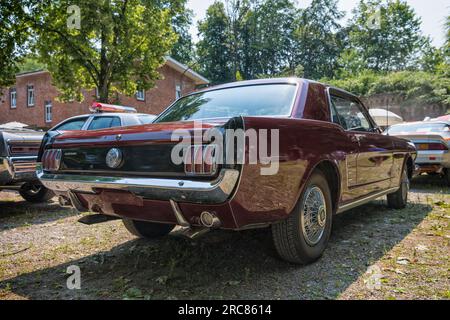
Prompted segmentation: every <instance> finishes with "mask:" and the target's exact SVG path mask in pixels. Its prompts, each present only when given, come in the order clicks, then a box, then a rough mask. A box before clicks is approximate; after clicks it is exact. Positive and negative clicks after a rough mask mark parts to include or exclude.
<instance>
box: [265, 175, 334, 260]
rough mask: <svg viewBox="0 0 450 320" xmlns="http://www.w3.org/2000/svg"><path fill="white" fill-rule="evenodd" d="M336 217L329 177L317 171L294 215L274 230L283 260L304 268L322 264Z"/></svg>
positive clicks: (273, 227) (274, 238)
mask: <svg viewBox="0 0 450 320" xmlns="http://www.w3.org/2000/svg"><path fill="white" fill-rule="evenodd" d="M332 217H333V204H332V200H331V192H330V187H329V185H328V182H327V180H326V178H325V176H324V175H323V174H322V173H321V172H320V171H317V172H315V173H313V175H312V176H311V178H310V179H309V181H308V183H307V185H306V187H305V190H304V192H303V194H302V196H301V197H300V201H299V203H298V204H297V206H296V208H295V209H294V212H293V213H292V214H291V215H290V216H289V218H288V219H286V220H285V221H282V222H281V223H278V224H274V225H273V226H272V235H273V240H274V244H275V248H276V250H277V252H278V254H279V255H280V257H281V258H283V259H284V260H286V261H288V262H292V263H295V264H302V265H305V264H310V263H312V262H314V261H316V260H318V259H319V258H320V257H321V256H322V255H323V252H324V251H325V249H326V247H327V245H328V241H329V239H330V234H331V227H332Z"/></svg>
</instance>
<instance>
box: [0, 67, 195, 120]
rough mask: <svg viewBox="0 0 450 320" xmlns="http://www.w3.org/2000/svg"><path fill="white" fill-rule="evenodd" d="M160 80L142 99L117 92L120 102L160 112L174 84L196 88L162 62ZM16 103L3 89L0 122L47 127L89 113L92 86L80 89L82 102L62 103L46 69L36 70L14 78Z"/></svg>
mask: <svg viewBox="0 0 450 320" xmlns="http://www.w3.org/2000/svg"><path fill="white" fill-rule="evenodd" d="M160 73H161V75H162V76H163V79H162V80H158V81H157V82H156V86H155V87H154V88H152V89H151V90H148V91H147V92H146V94H145V101H139V100H137V99H136V97H127V96H120V97H119V102H120V104H122V105H126V106H130V107H135V108H136V109H137V110H138V112H140V113H148V114H159V113H161V112H162V111H163V110H165V109H166V108H167V107H168V106H169V105H170V104H171V103H172V102H173V101H174V100H175V98H176V86H177V85H179V86H181V89H182V94H183V95H184V94H187V93H190V92H192V91H194V90H195V88H196V85H195V82H194V80H192V79H190V78H188V77H186V76H184V75H183V74H182V73H180V72H178V71H176V70H174V69H172V68H171V67H169V66H167V65H164V66H163V67H161V69H160ZM29 85H32V86H33V87H34V94H35V104H34V107H28V106H27V87H28V86H29ZM13 88H15V89H16V92H17V93H16V96H17V107H16V108H15V109H12V108H11V107H10V103H11V102H10V94H9V92H10V88H7V89H3V90H2V92H3V95H1V96H0V124H2V123H7V122H12V121H18V122H21V123H25V124H28V125H30V126H36V127H40V128H49V127H52V126H55V125H56V124H58V123H59V122H61V121H63V120H65V119H67V118H70V117H73V116H76V115H81V114H86V113H89V106H90V105H91V104H92V102H94V101H95V90H92V91H91V92H83V94H84V97H85V99H84V101H83V102H82V103H78V102H72V103H61V102H58V101H56V97H57V96H58V90H57V89H56V88H55V87H54V86H53V85H52V79H51V75H50V73H48V72H45V71H43V72H36V73H30V74H24V75H18V76H17V78H16V85H15V86H14V87H13ZM48 101H50V102H51V103H52V107H53V108H52V116H53V119H52V122H46V121H45V104H46V103H47V102H48Z"/></svg>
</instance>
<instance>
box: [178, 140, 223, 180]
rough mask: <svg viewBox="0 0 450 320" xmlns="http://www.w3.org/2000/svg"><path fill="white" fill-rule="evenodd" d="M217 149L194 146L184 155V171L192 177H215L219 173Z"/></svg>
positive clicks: (206, 146)
mask: <svg viewBox="0 0 450 320" xmlns="http://www.w3.org/2000/svg"><path fill="white" fill-rule="evenodd" d="M216 149H217V147H216V146H215V145H194V146H189V147H187V149H186V151H185V153H184V171H185V173H186V174H187V175H190V176H213V175H215V174H216V173H217V170H218V163H217V150H216Z"/></svg>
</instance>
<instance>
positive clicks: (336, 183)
mask: <svg viewBox="0 0 450 320" xmlns="http://www.w3.org/2000/svg"><path fill="white" fill-rule="evenodd" d="M316 171H320V172H322V173H323V175H324V176H325V179H326V180H327V182H328V186H329V187H330V192H331V200H332V203H333V214H335V213H336V212H337V210H338V207H339V200H340V198H341V174H340V170H339V166H338V164H337V163H336V162H335V161H333V160H330V159H323V160H321V161H319V162H318V163H316V164H315V165H313V166H311V169H310V170H308V174H307V175H305V177H304V179H303V180H302V188H301V192H300V194H299V195H298V198H297V203H298V201H300V197H301V196H302V194H303V191H304V186H305V185H306V183H307V182H308V181H309V179H310V178H311V176H312V175H313V174H314V172H316Z"/></svg>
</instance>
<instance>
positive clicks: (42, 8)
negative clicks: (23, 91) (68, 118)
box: [11, 0, 185, 102]
mask: <svg viewBox="0 0 450 320" xmlns="http://www.w3.org/2000/svg"><path fill="white" fill-rule="evenodd" d="M184 3H185V0H158V1H155V0H124V1H111V0H100V1H90V0H51V1H50V0H44V1H35V0H25V1H21V5H20V7H19V8H16V11H15V12H14V17H12V18H11V19H13V20H19V19H20V21H22V22H23V23H25V24H27V25H29V26H30V28H31V30H32V32H33V34H32V37H33V38H34V39H35V41H34V42H33V43H32V45H33V46H32V47H33V49H34V50H36V51H37V52H38V53H39V58H40V60H41V62H44V63H45V64H46V65H47V66H48V70H49V71H50V72H51V74H52V76H53V81H54V83H55V84H56V86H57V87H58V88H59V89H60V91H61V92H62V96H61V98H62V100H66V99H77V100H81V99H82V94H81V90H82V89H83V88H84V89H92V88H95V87H97V88H98V89H99V95H100V101H102V102H108V101H110V100H111V99H113V97H114V96H115V95H117V94H118V93H122V94H127V95H133V94H134V93H135V92H136V90H137V89H138V88H142V89H149V88H151V87H152V86H153V85H154V81H155V80H156V79H158V78H159V73H158V72H157V69H158V67H159V66H161V65H162V64H163V62H164V56H165V55H166V54H167V53H168V52H169V51H170V49H171V46H172V45H173V43H174V42H175V41H176V35H175V33H174V32H173V30H172V25H171V23H172V18H173V17H174V16H176V15H177V14H178V13H179V12H182V11H183V9H184ZM74 6H76V7H74ZM77 9H79V13H80V16H79V17H80V20H79V22H80V23H79V25H77V23H76V22H77V20H78V19H77ZM71 22H74V23H71Z"/></svg>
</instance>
